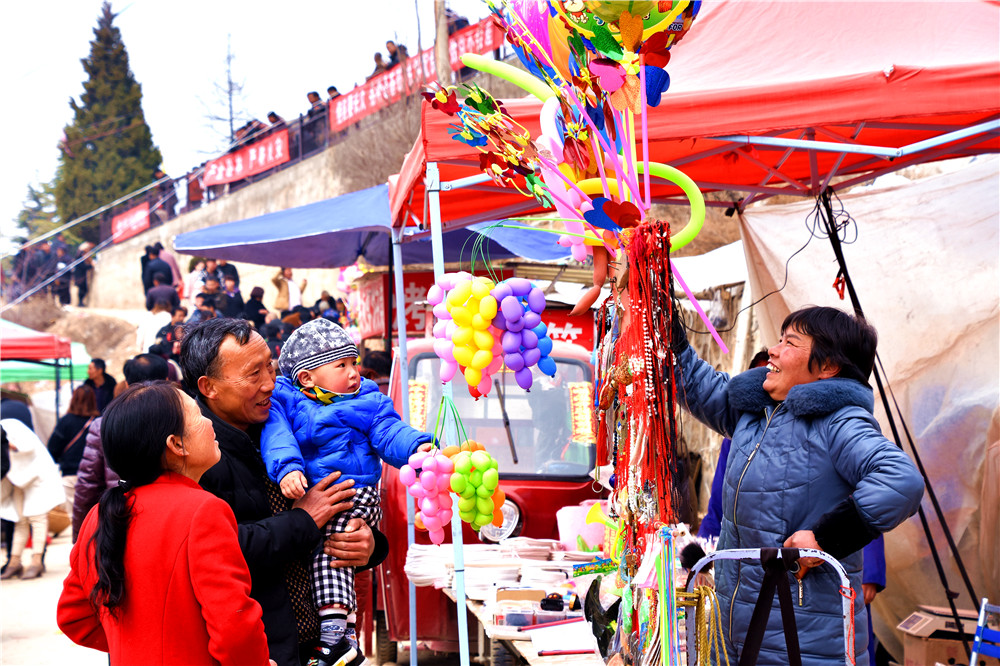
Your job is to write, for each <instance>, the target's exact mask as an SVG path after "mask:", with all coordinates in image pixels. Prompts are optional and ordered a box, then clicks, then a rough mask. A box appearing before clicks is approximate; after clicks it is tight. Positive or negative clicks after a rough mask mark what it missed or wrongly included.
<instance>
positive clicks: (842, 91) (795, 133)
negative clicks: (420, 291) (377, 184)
mask: <svg viewBox="0 0 1000 666" xmlns="http://www.w3.org/2000/svg"><path fill="white" fill-rule="evenodd" d="M671 53H672V55H673V58H672V60H671V62H670V64H669V65H668V67H667V71H668V72H669V74H670V77H671V81H672V84H671V87H670V89H669V90H668V91H667V92H666V93H665V94H664V95H663V100H662V102H661V104H660V106H658V107H656V108H653V109H650V113H649V119H648V123H649V128H648V136H649V141H650V160H651V161H654V162H662V163H666V164H670V165H671V166H675V167H677V168H679V169H681V170H682V171H684V172H685V173H687V174H688V175H689V176H691V177H692V178H693V179H694V180H695V182H696V183H697V184H698V186H699V187H700V188H701V190H702V191H703V192H711V191H716V190H738V191H742V192H747V193H749V196H748V197H747V198H746V199H745V200H744V202H743V205H746V204H747V203H749V202H750V201H752V200H755V199H760V198H764V197H768V196H773V195H775V194H798V195H802V196H815V195H816V194H818V193H819V192H820V191H821V190H823V189H824V187H825V186H826V185H827V184H828V183H829V181H830V179H831V178H833V177H835V176H845V175H856V178H852V179H848V181H847V182H846V183H841V184H840V185H839V186H840V187H844V186H846V185H848V184H853V183H855V182H858V181H861V180H866V179H869V178H872V177H874V176H875V175H879V174H881V173H887V172H890V171H895V170H898V169H901V168H903V167H906V166H909V165H912V164H915V163H919V162H926V161H932V160H941V159H948V158H952V157H958V156H964V155H973V154H978V153H984V152H997V150H998V148H1000V138H998V128H1000V5H998V3H996V2H958V3H928V2H906V3H864V4H850V3H848V4H844V3H830V2H822V3H820V2H809V3H801V2H753V3H743V2H722V3H705V4H704V5H703V7H702V9H701V13H700V14H699V16H698V19H697V20H696V21H695V23H694V26H693V27H692V28H691V31H690V32H689V33H688V35H687V36H686V37H685V38H684V41H683V42H681V43H680V44H679V45H678V46H677V47H676V48H675V49H674V50H672V52H671ZM505 106H506V107H507V109H508V110H509V111H510V113H511V114H512V115H513V116H514V117H515V118H516V119H517V120H518V121H519V122H520V123H521V124H523V125H524V126H525V127H527V128H528V129H529V131H530V132H531V133H532V136H537V135H538V133H539V128H538V113H539V111H540V109H541V102H539V101H538V100H536V99H534V98H527V99H523V100H513V101H505ZM452 122H453V119H452V118H450V117H449V116H447V115H445V114H444V113H441V112H440V111H436V110H433V109H430V108H429V106H428V105H426V104H425V108H424V111H423V114H422V121H421V123H422V128H421V136H420V138H419V139H418V141H417V143H416V145H415V146H414V148H413V150H412V151H411V152H410V154H409V155H408V156H407V158H406V160H405V162H404V164H403V167H402V169H401V171H400V174H399V175H398V176H397V177H395V178H393V179H391V181H390V199H391V206H392V215H393V221H394V224H395V225H396V226H397V227H399V226H403V225H413V224H419V223H424V224H427V222H428V218H427V212H428V206H427V203H426V202H425V200H424V194H425V192H426V185H425V183H424V180H425V176H426V175H427V164H428V163H437V164H438V169H439V172H440V175H439V179H438V180H439V182H441V183H443V186H442V187H441V190H442V191H443V192H446V193H445V194H444V195H443V196H442V197H441V203H440V212H441V218H442V221H443V223H444V226H445V229H448V228H453V227H456V226H462V225H466V224H471V223H474V222H478V221H482V220H492V219H498V218H502V217H504V216H510V215H515V214H524V213H528V212H541V209H540V208H539V206H538V205H537V204H536V203H535V202H534V201H533V200H530V199H527V198H526V197H524V196H523V195H521V194H519V193H518V192H517V191H515V190H512V189H506V188H500V187H496V186H494V185H493V183H492V182H491V181H488V180H487V181H485V182H483V181H482V179H479V182H474V183H473V184H471V185H465V184H464V183H462V182H461V181H460V179H462V178H468V177H474V176H478V175H481V172H480V170H479V161H478V157H479V153H478V152H477V151H476V150H475V149H474V148H470V147H469V146H467V145H465V144H463V143H461V142H459V141H454V140H452V139H451V137H450V136H449V135H448V133H447V128H448V126H449V125H450V124H452ZM640 155H641V152H640ZM431 171H432V175H433V169H432V170H431ZM472 180H475V178H473V179H472ZM455 181H460V182H455ZM654 181H655V179H654ZM466 182H467V181H466ZM459 188H461V189H459ZM653 200H654V202H661V203H672V202H678V203H686V200H685V199H684V198H683V195H680V192H679V189H678V188H677V187H676V186H673V185H671V184H669V183H666V182H662V181H661V182H660V183H658V184H654V188H653ZM718 205H730V204H723V203H721V202H720V203H719V204H718Z"/></svg>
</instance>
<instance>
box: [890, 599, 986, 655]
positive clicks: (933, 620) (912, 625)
mask: <svg viewBox="0 0 1000 666" xmlns="http://www.w3.org/2000/svg"><path fill="white" fill-rule="evenodd" d="M958 616H959V618H960V619H961V620H962V626H961V628H959V627H957V626H956V624H955V618H954V617H952V615H951V609H950V608H940V607H936V606H917V610H916V611H914V612H913V613H910V615H909V616H908V617H907V618H906V619H904V620H903V621H902V622H900V623H899V625H898V626H897V627H896V628H897V629H899V630H900V631H902V632H903V662H904V663H903V666H934V664H937V663H941V664H948V665H949V666H950V665H952V664H954V665H955V666H967V665H968V663H969V660H968V657H967V656H966V654H965V647H963V645H962V636H963V635H964V636H965V638H966V639H967V640H968V641H969V645H972V638H973V635H974V634H975V631H976V620H978V619H979V613H977V612H976V611H972V610H961V609H960V610H959V611H958ZM979 663H980V664H986V665H987V666H1000V660H997V659H991V658H988V657H979ZM977 666H978V665H977Z"/></svg>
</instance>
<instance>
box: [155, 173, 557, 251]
mask: <svg viewBox="0 0 1000 666" xmlns="http://www.w3.org/2000/svg"><path fill="white" fill-rule="evenodd" d="M488 226H489V224H480V225H477V226H475V227H470V228H466V229H460V230H457V231H452V232H449V233H446V234H445V235H444V260H445V261H446V262H462V263H465V264H468V263H471V260H472V253H473V247H474V245H475V244H476V241H477V239H479V238H483V244H482V246H483V247H482V254H480V253H477V254H476V260H477V262H478V261H480V260H481V259H482V256H485V257H487V258H488V259H505V258H509V257H521V258H524V259H528V260H531V261H552V260H556V259H563V258H567V257H568V256H569V253H568V252H567V251H566V249H565V248H563V247H561V246H559V245H557V244H556V242H555V239H556V236H555V235H554V234H548V233H532V232H528V231H523V230H518V229H499V228H496V229H490V230H489V231H488V232H486V231H484V234H486V233H488V236H486V237H483V234H480V233H479V232H478V231H476V229H477V228H478V229H484V228H485V227H488ZM390 229H391V219H390V217H389V187H388V185H378V186H376V187H371V188H368V189H367V190H360V191H358V192H351V193H349V194H343V195H341V196H339V197H334V198H332V199H327V200H326V201H318V202H316V203H312V204H308V205H305V206H299V207H298V208H290V209H288V210H282V211H278V212H275V213H268V214H267V215H261V216H259V217H252V218H249V219H246V220H239V221H237V222H229V223H227V224H220V225H216V226H214V227H207V228H205V229H198V230H197V231H190V232H188V233H185V234H181V235H179V236H177V237H176V238H175V239H174V248H175V249H176V250H177V251H178V252H183V253H185V254H199V255H202V256H210V257H215V258H217V259H226V260H227V261H238V262H245V263H249V264H263V265H265V266H287V267H289V268H339V267H341V266H350V265H351V264H353V263H354V262H355V261H357V260H358V258H359V257H364V258H365V261H367V262H368V263H370V264H373V265H376V266H386V265H389V264H391V263H392V254H391V251H392V250H391V241H390V236H389V233H390ZM402 248H403V263H404V264H429V263H431V262H432V257H431V242H430V237H429V236H425V237H424V239H422V240H411V241H405V240H404V242H403V244H402Z"/></svg>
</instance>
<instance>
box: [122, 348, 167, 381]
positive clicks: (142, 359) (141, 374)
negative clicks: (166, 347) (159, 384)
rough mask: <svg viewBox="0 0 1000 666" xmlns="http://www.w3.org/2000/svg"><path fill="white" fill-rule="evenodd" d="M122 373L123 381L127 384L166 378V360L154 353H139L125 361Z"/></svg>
mask: <svg viewBox="0 0 1000 666" xmlns="http://www.w3.org/2000/svg"><path fill="white" fill-rule="evenodd" d="M122 374H124V375H125V381H126V382H128V383H129V384H138V383H139V382H150V381H153V380H156V379H166V378H167V361H166V359H164V358H163V357H162V356H157V355H156V354H139V355H138V356H135V357H133V358H130V359H129V360H127V361H125V367H123V368H122Z"/></svg>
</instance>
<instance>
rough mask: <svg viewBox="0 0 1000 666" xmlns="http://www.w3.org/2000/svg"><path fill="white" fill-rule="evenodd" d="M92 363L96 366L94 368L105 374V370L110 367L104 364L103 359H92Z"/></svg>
mask: <svg viewBox="0 0 1000 666" xmlns="http://www.w3.org/2000/svg"><path fill="white" fill-rule="evenodd" d="M90 362H91V363H93V364H94V367H95V368H97V369H98V370H100V371H101V372H104V369H105V368H107V367H108V365H107V363H105V362H104V359H103V358H92V359H90Z"/></svg>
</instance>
